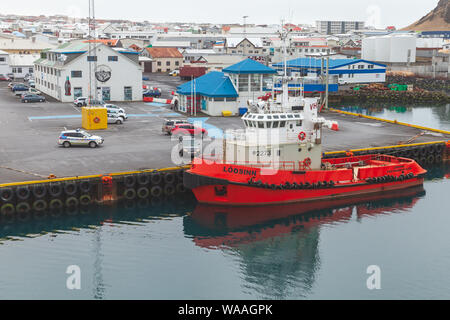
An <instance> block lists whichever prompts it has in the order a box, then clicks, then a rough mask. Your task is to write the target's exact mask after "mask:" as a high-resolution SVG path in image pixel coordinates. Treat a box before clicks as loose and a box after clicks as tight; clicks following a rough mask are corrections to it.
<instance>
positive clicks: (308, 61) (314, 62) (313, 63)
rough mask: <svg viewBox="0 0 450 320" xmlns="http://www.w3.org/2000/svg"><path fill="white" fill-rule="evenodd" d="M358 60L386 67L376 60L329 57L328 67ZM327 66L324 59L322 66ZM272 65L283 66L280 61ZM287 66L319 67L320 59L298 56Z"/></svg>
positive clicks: (275, 66) (348, 63)
mask: <svg viewBox="0 0 450 320" xmlns="http://www.w3.org/2000/svg"><path fill="white" fill-rule="evenodd" d="M360 62H367V63H370V64H375V65H378V66H381V67H386V65H384V64H380V63H376V62H372V61H367V60H363V59H330V69H335V68H340V67H344V66H347V65H351V64H355V63H360ZM326 66H327V61H326V59H325V60H324V68H326ZM272 67H274V68H283V67H284V63H283V62H280V63H276V64H274V65H272ZM287 67H288V68H315V69H320V68H321V67H322V59H317V58H298V59H293V60H289V61H288V62H287Z"/></svg>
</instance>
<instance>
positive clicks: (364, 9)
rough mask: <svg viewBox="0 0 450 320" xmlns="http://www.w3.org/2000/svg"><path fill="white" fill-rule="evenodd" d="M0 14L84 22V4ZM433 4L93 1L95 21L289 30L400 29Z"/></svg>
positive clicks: (57, 3) (25, 1)
mask: <svg viewBox="0 0 450 320" xmlns="http://www.w3.org/2000/svg"><path fill="white" fill-rule="evenodd" d="M2 2H5V3H2V9H1V12H2V13H3V14H5V13H14V14H23V15H40V14H45V15H53V14H65V15H70V16H76V17H86V16H88V0H65V1H64V0H63V1H61V0H20V1H6V0H2ZM437 3H438V0H340V1H336V0H308V1H305V0H258V1H255V0H220V1H217V0H190V1H186V0H157V1H156V0H120V1H119V0H95V8H96V9H95V10H96V16H97V17H98V18H104V19H127V20H135V21H144V20H148V21H150V22H176V21H180V22H212V23H242V21H243V20H242V17H243V16H244V15H247V16H249V18H248V23H255V24H277V23H280V21H281V18H285V20H291V21H292V22H293V23H295V24H299V23H309V24H312V23H314V22H315V21H316V20H362V21H366V22H368V23H369V24H370V25H373V26H376V27H386V26H390V25H394V26H396V27H397V28H401V27H405V26H407V25H409V24H411V23H413V22H415V21H416V20H418V19H420V18H421V17H422V16H424V15H425V14H427V13H428V12H429V11H430V10H432V9H433V8H435V7H436V5H437Z"/></svg>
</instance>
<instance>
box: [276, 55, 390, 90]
mask: <svg viewBox="0 0 450 320" xmlns="http://www.w3.org/2000/svg"><path fill="white" fill-rule="evenodd" d="M326 66H327V62H326V59H324V60H323V61H322V59H317V58H300V59H294V60H289V61H288V62H287V69H288V72H289V74H292V75H295V76H300V77H308V78H309V79H314V78H316V79H317V80H318V79H319V76H320V75H321V74H326ZM273 67H274V68H275V69H277V70H278V71H280V72H282V71H283V69H284V63H277V64H274V65H273ZM329 74H330V79H329V81H330V83H334V84H352V83H378V82H385V81H386V65H383V64H380V63H376V62H372V61H367V60H362V59H330V67H329Z"/></svg>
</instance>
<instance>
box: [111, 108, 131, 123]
mask: <svg viewBox="0 0 450 320" xmlns="http://www.w3.org/2000/svg"><path fill="white" fill-rule="evenodd" d="M107 113H108V123H115V124H122V123H124V122H125V120H126V117H127V115H126V114H125V113H120V112H119V111H117V110H112V109H107Z"/></svg>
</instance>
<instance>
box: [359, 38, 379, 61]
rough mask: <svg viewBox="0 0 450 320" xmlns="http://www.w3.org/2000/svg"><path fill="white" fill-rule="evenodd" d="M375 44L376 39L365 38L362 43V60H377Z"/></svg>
mask: <svg viewBox="0 0 450 320" xmlns="http://www.w3.org/2000/svg"><path fill="white" fill-rule="evenodd" d="M375 43H376V37H368V38H364V39H363V41H362V48H361V51H362V52H361V58H362V59H364V60H369V61H373V60H375V58H376V56H375Z"/></svg>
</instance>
